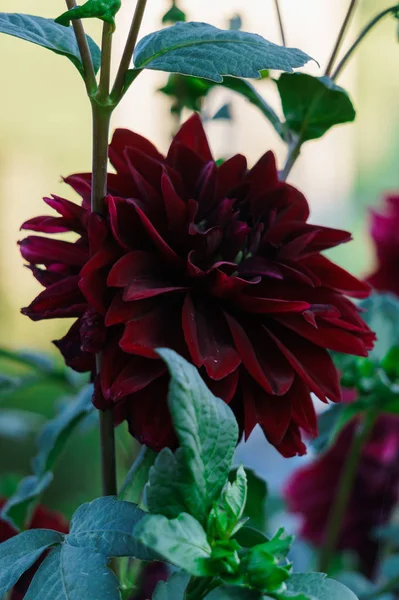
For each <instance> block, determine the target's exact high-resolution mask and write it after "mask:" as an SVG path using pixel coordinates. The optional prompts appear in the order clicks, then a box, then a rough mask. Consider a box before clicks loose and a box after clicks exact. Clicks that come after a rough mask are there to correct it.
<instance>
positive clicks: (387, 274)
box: [368, 195, 399, 295]
mask: <svg viewBox="0 0 399 600" xmlns="http://www.w3.org/2000/svg"><path fill="white" fill-rule="evenodd" d="M370 231H371V236H372V238H373V241H374V245H375V249H376V254H377V267H376V270H375V272H374V273H373V274H372V275H370V276H369V277H368V282H369V283H370V284H371V285H372V286H373V287H374V288H375V289H376V290H379V291H381V292H392V293H394V294H397V295H399V277H398V273H399V238H398V231H399V196H393V195H391V196H387V197H386V199H385V209H384V211H383V212H378V211H373V212H372V213H371V228H370Z"/></svg>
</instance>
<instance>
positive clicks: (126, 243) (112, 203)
mask: <svg viewBox="0 0 399 600" xmlns="http://www.w3.org/2000/svg"><path fill="white" fill-rule="evenodd" d="M105 202H106V204H107V207H108V210H109V221H110V226H111V231H112V234H113V237H114V239H115V240H116V242H117V243H118V244H119V245H120V246H121V248H123V249H125V250H128V251H129V250H132V249H133V248H135V247H137V246H139V247H142V245H143V244H144V243H145V241H144V236H143V231H142V225H141V220H140V218H139V216H138V215H137V211H136V207H135V204H134V201H133V200H131V199H125V198H118V197H116V196H107V197H106V199H105ZM147 246H148V242H147Z"/></svg>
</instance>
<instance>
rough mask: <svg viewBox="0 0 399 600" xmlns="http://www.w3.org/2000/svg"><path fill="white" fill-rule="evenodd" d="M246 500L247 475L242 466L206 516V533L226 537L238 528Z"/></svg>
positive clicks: (218, 537) (219, 537)
mask: <svg viewBox="0 0 399 600" xmlns="http://www.w3.org/2000/svg"><path fill="white" fill-rule="evenodd" d="M246 501H247V476H246V474H245V471H244V468H243V467H242V466H240V467H239V468H238V470H237V474H236V478H235V480H234V482H233V483H230V482H229V481H228V482H227V483H226V485H225V487H224V488H223V490H222V493H221V494H220V498H219V499H218V500H217V501H216V502H215V505H214V507H213V508H212V510H211V512H210V515H209V518H208V527H207V532H208V535H211V537H214V538H215V539H221V540H223V539H228V538H230V537H231V536H232V535H234V533H235V532H236V531H238V529H239V528H240V523H239V521H240V519H241V517H242V515H243V512H244V508H245V504H246Z"/></svg>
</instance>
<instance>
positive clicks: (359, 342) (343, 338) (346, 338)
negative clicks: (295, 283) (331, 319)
mask: <svg viewBox="0 0 399 600" xmlns="http://www.w3.org/2000/svg"><path fill="white" fill-rule="evenodd" d="M275 318H276V320H277V321H279V322H280V323H281V324H282V325H284V326H285V327H288V329H292V330H293V331H295V332H296V333H299V335H301V336H303V337H304V338H306V339H307V340H309V341H311V342H313V343H314V344H316V345H317V346H321V347H322V348H328V349H329V350H335V351H336V352H343V353H345V354H353V355H355V356H367V354H368V340H367V335H366V334H367V332H366V330H365V331H364V333H365V336H366V337H365V339H364V340H363V339H362V338H361V337H359V336H358V335H355V334H351V333H349V332H347V331H344V330H343V329H337V327H329V326H328V325H325V324H324V323H322V321H321V319H320V320H318V321H317V323H318V329H315V328H314V327H312V326H311V325H310V324H309V323H307V322H306V321H305V320H303V319H301V317H300V316H295V315H288V314H287V315H281V316H280V315H278V316H276V317H275Z"/></svg>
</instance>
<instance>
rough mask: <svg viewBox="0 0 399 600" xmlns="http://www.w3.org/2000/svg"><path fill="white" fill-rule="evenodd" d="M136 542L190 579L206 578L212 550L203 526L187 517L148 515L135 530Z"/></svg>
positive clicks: (189, 516)
mask: <svg viewBox="0 0 399 600" xmlns="http://www.w3.org/2000/svg"><path fill="white" fill-rule="evenodd" d="M134 534H135V536H136V538H137V539H138V540H139V541H140V542H142V543H143V544H144V545H145V546H147V547H148V548H150V549H151V550H153V551H154V552H156V553H157V554H158V555H160V556H162V557H163V558H164V559H165V560H166V561H168V562H170V563H172V564H174V565H176V566H177V567H180V568H181V569H184V570H185V571H187V572H188V573H190V574H191V575H197V576H202V575H207V574H208V568H207V560H206V559H209V558H210V556H211V547H210V545H209V543H208V540H207V537H206V533H205V531H204V529H203V528H202V526H201V524H200V523H199V522H198V521H197V520H196V519H194V517H192V516H191V515H189V514H187V513H181V514H180V515H179V516H178V517H177V518H176V519H171V520H169V519H167V518H166V517H164V516H162V515H149V516H147V517H145V518H144V519H142V520H141V521H140V522H139V523H138V524H137V525H136V528H135V530H134Z"/></svg>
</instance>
